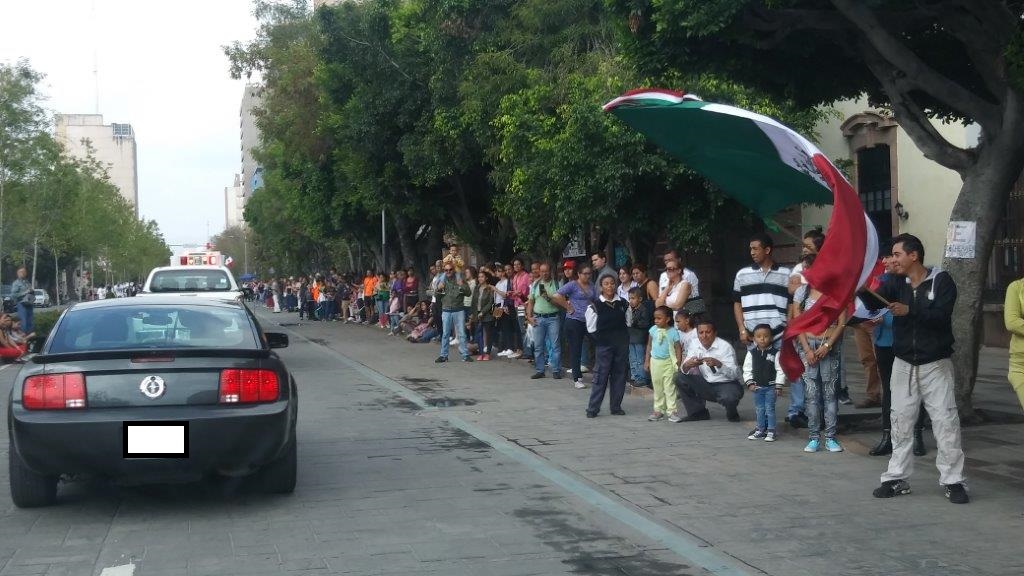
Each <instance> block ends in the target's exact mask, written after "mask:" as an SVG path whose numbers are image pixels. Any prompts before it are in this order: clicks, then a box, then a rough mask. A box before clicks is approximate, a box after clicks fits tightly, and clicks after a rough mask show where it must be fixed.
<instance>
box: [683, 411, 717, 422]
mask: <svg viewBox="0 0 1024 576" xmlns="http://www.w3.org/2000/svg"><path fill="white" fill-rule="evenodd" d="M700 420H711V413H710V412H708V411H707V410H698V411H696V412H694V413H693V414H688V415H687V416H686V417H684V418H683V419H682V420H680V422H698V421H700Z"/></svg>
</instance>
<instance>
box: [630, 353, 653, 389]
mask: <svg viewBox="0 0 1024 576" xmlns="http://www.w3.org/2000/svg"><path fill="white" fill-rule="evenodd" d="M646 355H647V345H646V344H630V345H629V374H630V376H632V377H633V383H635V384H636V385H637V386H644V385H646V384H647V383H648V382H650V379H649V378H647V372H645V371H644V356H646Z"/></svg>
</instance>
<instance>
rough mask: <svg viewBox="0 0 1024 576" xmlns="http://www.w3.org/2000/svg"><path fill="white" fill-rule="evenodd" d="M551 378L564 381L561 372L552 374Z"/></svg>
mask: <svg viewBox="0 0 1024 576" xmlns="http://www.w3.org/2000/svg"><path fill="white" fill-rule="evenodd" d="M551 377H552V378H554V379H555V380H561V379H562V373H561V372H552V373H551Z"/></svg>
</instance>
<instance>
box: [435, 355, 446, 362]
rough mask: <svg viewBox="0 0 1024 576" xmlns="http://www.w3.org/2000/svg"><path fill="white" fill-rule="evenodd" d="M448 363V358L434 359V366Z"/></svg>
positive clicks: (439, 357)
mask: <svg viewBox="0 0 1024 576" xmlns="http://www.w3.org/2000/svg"><path fill="white" fill-rule="evenodd" d="M447 361H448V357H447V356H438V357H437V358H435V359H434V364H441V363H444V362H447Z"/></svg>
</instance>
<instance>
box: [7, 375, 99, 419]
mask: <svg viewBox="0 0 1024 576" xmlns="http://www.w3.org/2000/svg"><path fill="white" fill-rule="evenodd" d="M21 403H22V405H23V406H25V408H27V409H28V410H63V409H65V408H85V375H84V374H81V373H77V372H73V373H70V374H42V375H39V376H29V377H28V378H26V379H25V384H24V385H23V386H22V388H21Z"/></svg>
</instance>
